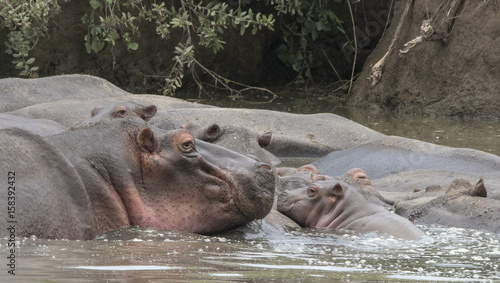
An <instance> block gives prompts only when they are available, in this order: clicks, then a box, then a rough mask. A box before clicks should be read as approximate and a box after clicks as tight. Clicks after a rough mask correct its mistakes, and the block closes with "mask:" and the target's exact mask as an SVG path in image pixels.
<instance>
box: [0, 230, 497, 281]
mask: <svg viewBox="0 0 500 283" xmlns="http://www.w3.org/2000/svg"><path fill="white" fill-rule="evenodd" d="M421 228H422V229H423V230H424V231H425V233H426V235H427V236H426V237H425V238H423V239H421V240H419V241H406V240H400V239H396V238H393V237H386V236H379V235H375V234H369V235H357V234H354V233H339V232H336V233H335V232H332V231H328V230H321V229H300V230H292V231H289V232H287V233H284V234H278V233H267V234H265V235H264V234H261V235H258V236H251V235H250V236H247V237H245V236H242V235H231V234H225V235H223V236H201V235H194V234H188V233H182V232H173V231H156V230H149V229H137V228H127V229H121V230H117V231H114V232H110V233H108V234H106V235H104V236H102V237H100V238H98V239H96V240H94V241H66V240H50V241H49V240H42V239H34V238H27V239H23V240H22V242H21V243H20V244H21V248H20V249H19V260H18V261H19V262H20V264H19V267H18V269H17V275H16V276H12V279H14V281H15V280H20V281H19V282H21V281H35V280H39V281H48V280H50V281H55V282H57V281H59V280H60V279H75V281H78V282H81V281H89V282H90V281H95V280H98V281H102V282H105V281H109V282H113V281H120V280H125V279H127V280H131V279H135V280H132V282H143V281H147V280H153V281H161V280H165V279H168V281H169V282H193V281H196V282H206V281H212V280H214V281H216V282H252V281H255V282H270V281H271V282H333V281H354V282H388V281H391V282H400V281H408V282H423V281H444V282H454V281H468V282H470V281H485V280H486V281H496V280H500V270H499V265H500V245H499V244H500V238H499V235H497V234H492V233H486V232H481V231H476V230H466V229H457V228H443V227H421ZM2 251H4V253H5V251H6V247H5V242H2ZM4 276H5V275H2V278H5V277H4ZM9 279H10V278H9ZM76 279H78V280H76ZM4 282H5V281H4Z"/></svg>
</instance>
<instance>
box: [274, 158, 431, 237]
mask: <svg viewBox="0 0 500 283" xmlns="http://www.w3.org/2000/svg"><path fill="white" fill-rule="evenodd" d="M309 168H313V169H315V168H314V167H312V166H309ZM307 171H308V169H307V168H306V170H298V171H297V173H296V174H293V175H285V176H282V177H281V178H282V179H281V180H282V185H283V187H284V189H285V190H284V191H283V192H281V194H280V195H279V196H278V211H280V212H281V213H283V214H285V215H287V216H288V217H290V218H291V219H292V220H294V221H295V222H297V223H298V224H299V225H300V226H302V227H317V228H320V227H323V228H331V229H336V230H338V229H346V230H354V231H357V232H360V233H368V232H377V233H382V234H390V235H393V236H396V237H399V238H404V239H412V240H415V239H418V238H420V237H422V236H424V233H423V232H422V231H421V230H420V229H418V228H417V227H416V226H415V225H413V224H412V223H411V222H410V221H408V220H407V219H405V218H403V217H401V216H399V215H396V214H394V213H392V212H390V211H388V210H387V209H386V208H385V207H384V206H383V205H382V202H383V199H379V197H378V196H379V195H378V194H377V193H376V192H374V191H372V189H373V188H370V186H368V187H366V188H364V187H363V186H364V185H369V184H368V183H369V181H368V182H367V180H366V179H365V178H364V177H363V174H361V173H360V171H359V170H354V171H352V172H351V173H349V175H351V180H353V182H352V183H353V184H348V183H346V182H344V181H339V180H336V179H334V178H332V177H329V176H324V175H317V174H314V173H315V172H316V171H317V170H311V173H310V174H309V177H307ZM299 175H302V176H299ZM304 176H306V177H304Z"/></svg>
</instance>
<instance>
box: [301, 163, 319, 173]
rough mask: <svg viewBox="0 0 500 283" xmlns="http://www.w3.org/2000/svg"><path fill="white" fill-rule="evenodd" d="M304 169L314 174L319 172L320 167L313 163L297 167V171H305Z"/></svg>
mask: <svg viewBox="0 0 500 283" xmlns="http://www.w3.org/2000/svg"><path fill="white" fill-rule="evenodd" d="M304 171H305V172H311V173H312V174H319V170H318V168H316V166H314V165H312V164H307V165H304V166H302V167H300V168H299V169H297V172H304Z"/></svg>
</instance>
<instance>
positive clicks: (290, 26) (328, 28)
mask: <svg viewBox="0 0 500 283" xmlns="http://www.w3.org/2000/svg"><path fill="white" fill-rule="evenodd" d="M268 1H269V2H270V3H271V4H272V5H274V6H275V8H276V10H277V11H278V14H288V15H289V16H290V15H291V20H288V21H284V22H283V29H282V30H281V34H282V40H283V44H282V45H281V46H279V47H278V48H277V49H276V50H275V52H276V55H277V56H278V58H279V59H280V60H281V61H282V62H283V63H285V64H286V65H287V66H289V67H291V68H292V69H293V70H294V71H295V72H296V73H297V77H296V78H295V80H294V82H295V83H296V84H299V85H300V84H303V83H305V82H306V80H310V79H312V74H311V69H310V67H309V66H310V65H311V63H312V61H313V58H314V54H313V52H312V50H311V48H310V44H311V42H313V41H316V40H318V39H320V38H321V37H322V36H325V35H329V36H330V35H331V34H332V33H335V32H341V33H344V34H345V31H344V29H343V27H342V22H341V21H340V20H339V18H338V17H337V16H336V15H335V13H334V12H333V10H332V7H333V6H332V5H331V4H332V3H331V1H327V0H268ZM336 2H338V0H336Z"/></svg>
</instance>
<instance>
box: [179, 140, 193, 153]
mask: <svg viewBox="0 0 500 283" xmlns="http://www.w3.org/2000/svg"><path fill="white" fill-rule="evenodd" d="M181 147H182V152H184V153H190V152H193V151H194V143H193V141H191V140H189V141H186V142H184V143H182V145H181Z"/></svg>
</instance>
